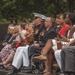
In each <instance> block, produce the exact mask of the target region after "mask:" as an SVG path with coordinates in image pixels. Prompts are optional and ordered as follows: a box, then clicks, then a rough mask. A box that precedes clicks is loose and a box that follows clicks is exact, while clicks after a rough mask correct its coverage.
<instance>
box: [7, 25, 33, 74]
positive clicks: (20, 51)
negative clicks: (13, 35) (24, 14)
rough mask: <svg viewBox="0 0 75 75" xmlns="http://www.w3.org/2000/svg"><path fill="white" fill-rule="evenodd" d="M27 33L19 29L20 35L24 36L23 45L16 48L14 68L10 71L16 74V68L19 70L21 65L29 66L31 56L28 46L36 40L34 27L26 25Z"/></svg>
mask: <svg viewBox="0 0 75 75" xmlns="http://www.w3.org/2000/svg"><path fill="white" fill-rule="evenodd" d="M26 30H27V32H26V34H25V35H22V34H21V33H20V30H19V34H20V37H21V38H22V42H21V46H20V47H18V48H17V49H16V53H15V56H14V59H13V62H12V66H13V69H11V71H10V72H9V73H8V75H10V74H14V73H15V72H16V70H19V68H20V67H21V65H22V64H23V66H25V67H27V66H29V58H28V47H29V45H30V44H31V43H32V42H33V40H34V35H33V28H32V27H29V26H26Z"/></svg>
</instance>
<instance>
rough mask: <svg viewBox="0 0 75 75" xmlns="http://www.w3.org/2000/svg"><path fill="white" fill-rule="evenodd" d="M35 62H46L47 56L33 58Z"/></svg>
mask: <svg viewBox="0 0 75 75" xmlns="http://www.w3.org/2000/svg"><path fill="white" fill-rule="evenodd" d="M33 60H42V61H46V56H44V55H40V56H35V57H34V58H33Z"/></svg>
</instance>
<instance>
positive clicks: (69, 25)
mask: <svg viewBox="0 0 75 75" xmlns="http://www.w3.org/2000/svg"><path fill="white" fill-rule="evenodd" d="M74 31H75V13H71V12H66V13H63V14H58V15H57V16H56V18H53V17H46V18H44V19H43V18H42V17H41V16H39V15H37V16H35V17H34V19H33V20H32V21H30V22H27V23H26V22H24V21H23V22H21V23H16V24H14V23H10V24H9V26H8V29H7V34H6V35H5V37H4V40H3V42H2V43H1V44H0V48H1V50H0V67H3V68H4V69H6V70H9V71H8V73H7V75H12V74H13V75H14V74H15V73H17V72H19V71H21V70H24V69H25V68H27V67H29V66H30V65H31V64H30V62H31V61H30V60H31V57H32V55H34V54H35V53H38V52H39V53H41V55H39V56H35V57H33V60H35V61H36V60H38V61H40V60H42V61H44V64H45V69H44V71H43V75H53V64H54V61H56V62H57V64H58V66H59V68H60V73H63V74H64V75H75V50H74V49H75V47H74V46H75V39H74V38H75V33H74ZM21 67H22V69H21V70H20V68H21ZM23 72H26V71H23Z"/></svg>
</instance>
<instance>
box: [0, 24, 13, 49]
mask: <svg viewBox="0 0 75 75" xmlns="http://www.w3.org/2000/svg"><path fill="white" fill-rule="evenodd" d="M12 26H13V24H10V25H9V26H8V28H7V33H6V35H5V36H4V39H3V41H2V42H0V50H1V49H2V48H3V47H4V46H5V45H6V44H7V43H8V41H9V39H10V38H11V36H12V34H11V32H10V29H11V27H12Z"/></svg>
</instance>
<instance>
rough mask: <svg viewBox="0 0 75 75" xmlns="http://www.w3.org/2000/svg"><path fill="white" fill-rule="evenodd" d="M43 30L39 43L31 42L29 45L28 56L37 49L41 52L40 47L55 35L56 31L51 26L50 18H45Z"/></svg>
mask: <svg viewBox="0 0 75 75" xmlns="http://www.w3.org/2000/svg"><path fill="white" fill-rule="evenodd" d="M45 28H46V29H45V31H44V36H43V39H42V40H41V42H40V43H36V44H33V45H32V46H30V47H29V50H28V53H29V58H31V56H32V55H33V54H35V53H37V52H38V51H40V52H41V50H42V48H43V47H44V46H45V44H46V42H47V41H48V40H49V39H54V38H55V37H56V35H57V33H56V31H55V30H54V28H53V27H52V20H51V18H47V19H46V21H45Z"/></svg>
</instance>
